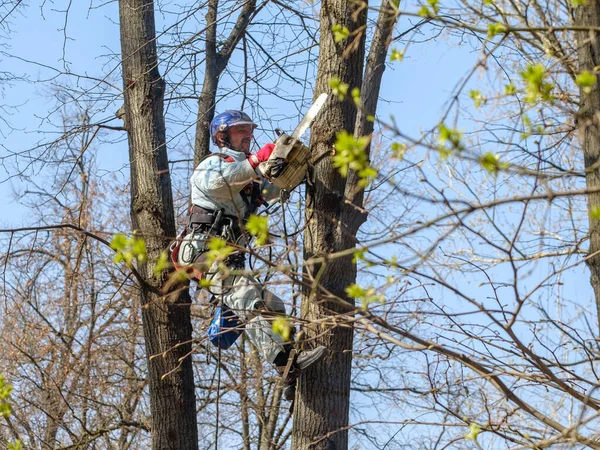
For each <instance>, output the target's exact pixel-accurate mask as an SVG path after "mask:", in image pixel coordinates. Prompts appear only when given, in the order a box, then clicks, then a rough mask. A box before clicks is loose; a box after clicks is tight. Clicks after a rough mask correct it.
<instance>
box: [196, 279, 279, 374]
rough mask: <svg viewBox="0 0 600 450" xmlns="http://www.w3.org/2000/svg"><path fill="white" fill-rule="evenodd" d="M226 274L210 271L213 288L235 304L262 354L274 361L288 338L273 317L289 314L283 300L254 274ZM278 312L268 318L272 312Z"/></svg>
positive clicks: (246, 328) (231, 303) (227, 303)
mask: <svg viewBox="0 0 600 450" xmlns="http://www.w3.org/2000/svg"><path fill="white" fill-rule="evenodd" d="M222 276H223V274H220V273H213V274H210V273H209V274H207V278H208V279H210V280H211V282H212V283H213V285H212V286H211V287H210V291H211V292H212V293H213V295H215V297H217V300H218V301H222V302H223V303H224V304H225V305H227V306H228V307H229V308H231V309H232V310H233V311H234V312H235V313H236V314H237V316H238V317H239V318H240V319H241V320H242V322H244V323H245V330H246V332H247V333H248V336H249V338H250V340H251V342H252V343H253V344H254V345H255V346H256V348H257V349H258V351H259V352H260V355H261V357H262V358H263V359H264V360H266V361H268V362H270V363H272V362H273V361H274V360H275V358H276V357H277V355H278V354H279V353H280V352H281V351H283V350H284V340H283V338H282V337H281V335H279V334H278V333H274V332H273V327H272V325H273V321H272V319H273V317H275V316H276V315H279V314H285V312H286V311H285V305H284V303H283V301H282V300H281V299H280V298H279V297H277V296H276V295H275V294H273V293H272V292H271V291H269V290H267V289H264V288H263V287H262V286H261V285H260V284H259V283H258V281H256V279H254V278H253V277H252V276H250V275H245V274H236V275H229V276H227V277H225V278H221V277H222ZM270 311H271V312H274V313H275V314H274V315H273V317H271V320H267V318H266V317H265V316H267V317H268V315H269V314H268V313H269V312H270Z"/></svg>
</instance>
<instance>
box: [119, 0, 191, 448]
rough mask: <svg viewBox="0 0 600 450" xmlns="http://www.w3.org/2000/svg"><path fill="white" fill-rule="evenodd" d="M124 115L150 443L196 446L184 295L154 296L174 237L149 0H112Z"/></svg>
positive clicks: (186, 298)
mask: <svg viewBox="0 0 600 450" xmlns="http://www.w3.org/2000/svg"><path fill="white" fill-rule="evenodd" d="M119 14H120V21H121V52H122V67H123V85H124V96H125V115H126V119H127V131H128V141H129V158H130V163H131V220H132V224H133V229H134V231H135V232H136V233H137V234H138V235H140V236H142V237H143V238H144V240H145V242H146V247H147V251H148V263H147V264H140V265H139V267H138V270H139V272H140V274H141V275H142V277H143V279H144V280H146V282H147V283H145V284H144V285H143V286H140V295H141V302H142V324H143V329H144V338H145V344H146V355H147V358H148V370H149V385H150V408H151V412H152V447H153V449H155V450H159V449H160V450H163V449H173V450H187V449H189V450H196V449H197V448H198V430H197V425H196V407H195V396H194V379H193V372H192V360H191V357H190V356H189V355H190V353H191V350H192V348H191V339H192V325H191V317H190V299H189V295H188V294H187V292H186V291H185V290H183V291H182V292H181V293H180V294H179V295H178V296H170V297H169V300H168V301H166V300H165V298H166V297H165V296H162V295H160V288H161V286H162V285H163V284H164V282H165V280H166V277H167V275H168V274H167V273H165V272H162V273H160V274H158V275H155V274H154V273H153V270H152V269H153V266H154V262H155V261H156V260H157V259H158V257H159V255H160V254H161V252H162V251H163V250H164V249H165V247H166V245H167V242H168V239H169V238H172V237H173V236H175V218H174V213H173V199H172V192H171V179H170V176H169V170H168V162H167V151H166V146H165V122H164V117H163V102H164V90H165V83H164V80H163V79H162V78H161V76H160V74H159V71H158V62H157V57H156V32H155V25H154V3H153V2H152V1H150V0H120V1H119Z"/></svg>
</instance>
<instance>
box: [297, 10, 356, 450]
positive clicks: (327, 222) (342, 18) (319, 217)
mask: <svg viewBox="0 0 600 450" xmlns="http://www.w3.org/2000/svg"><path fill="white" fill-rule="evenodd" d="M355 8H356V6H355V4H353V3H352V2H348V1H346V0H324V1H323V2H322V3H321V11H320V21H321V22H320V33H321V42H320V44H321V45H320V54H319V67H318V72H317V81H316V90H315V96H316V95H318V94H320V93H321V92H328V91H329V90H330V88H329V80H330V79H331V78H333V77H338V78H339V79H340V80H341V81H342V82H344V83H347V84H348V85H349V86H350V88H349V91H350V90H351V89H352V88H354V87H360V86H361V81H362V70H363V60H364V33H363V34H362V35H360V36H359V37H357V39H358V40H357V41H356V44H357V45H356V48H355V49H354V50H353V51H352V52H349V53H348V54H344V52H345V50H346V48H347V45H348V44H349V43H347V42H340V43H335V41H334V37H333V33H332V31H331V28H332V26H333V25H335V24H339V25H342V26H344V25H345V26H347V27H348V29H349V30H350V31H351V32H352V31H353V30H356V29H358V28H360V27H361V26H364V25H365V23H366V14H365V10H364V9H363V10H362V11H361V12H360V13H358V14H357V15H356V20H354V19H353V17H352V14H353V13H354V12H355ZM355 120H356V108H355V106H354V104H353V103H352V100H351V99H350V100H349V99H346V100H345V101H341V102H340V101H338V100H337V99H331V100H330V101H329V102H328V104H327V106H326V107H325V108H324V110H323V111H322V114H321V115H320V117H319V120H318V121H317V122H315V124H313V127H312V129H311V136H312V137H311V148H312V153H313V155H323V154H326V153H327V152H330V151H331V149H332V145H333V143H334V142H335V135H336V133H337V132H339V131H341V130H347V131H348V132H349V133H353V131H354V124H355ZM313 179H314V184H313V185H312V186H310V185H309V186H308V187H307V200H306V202H307V207H306V208H307V213H306V214H307V223H308V227H307V229H306V232H305V236H304V239H305V244H304V245H305V247H304V259H305V260H309V259H310V258H312V257H315V256H326V255H328V254H330V253H333V252H337V251H340V250H343V249H347V248H351V247H353V246H354V245H355V237H354V234H355V233H353V232H352V230H347V229H346V224H345V223H342V222H341V220H342V219H343V214H344V209H345V207H346V206H345V204H344V192H345V189H346V179H345V178H343V177H342V176H341V175H340V173H339V171H338V170H337V169H335V168H334V167H333V165H332V160H331V158H330V157H329V156H326V157H324V158H321V159H320V160H319V161H317V162H316V163H315V167H314V177H313ZM319 272H321V273H320V279H319V280H320V283H319V284H320V286H322V287H323V288H324V289H327V290H328V291H330V292H331V293H332V294H334V295H336V296H338V297H340V298H342V299H345V300H347V301H348V307H340V306H339V305H337V304H335V303H332V302H328V301H327V300H325V299H324V298H323V297H322V291H319V290H317V291H316V295H314V296H313V297H311V296H310V290H309V289H305V291H304V293H303V294H304V296H303V306H302V315H303V317H304V318H306V319H308V320H309V321H311V320H315V319H317V318H323V316H331V315H334V314H336V313H339V312H343V311H347V310H348V309H352V308H353V301H352V299H349V298H347V295H346V293H345V291H344V290H345V288H346V287H347V286H348V285H350V284H352V283H353V282H354V281H355V279H356V264H355V263H354V262H353V261H352V257H349V258H341V259H335V260H334V261H331V262H329V263H324V264H316V265H312V266H309V265H306V264H305V267H304V277H305V281H306V282H309V281H310V280H311V279H312V278H314V277H315V276H316V275H317V273H319ZM305 332H306V334H307V337H308V338H315V341H314V344H315V345H325V346H326V347H327V348H328V349H329V354H328V356H327V357H326V359H325V360H324V361H323V362H321V363H320V364H318V365H317V367H313V368H311V370H309V371H307V372H306V373H305V374H303V375H302V376H301V377H300V379H299V380H298V381H299V382H298V391H297V395H296V403H295V411H294V426H293V436H292V438H293V444H292V448H294V449H296V450H297V449H308V448H310V449H323V450H324V449H336V450H343V449H345V448H347V447H348V430H347V428H346V427H347V425H348V419H349V409H350V372H351V364H352V339H353V330H352V328H351V327H349V326H340V327H333V328H332V329H331V331H330V332H329V333H327V334H325V335H323V336H320V337H317V335H318V333H320V332H322V329H319V330H316V329H311V328H310V327H307V329H306V330H305Z"/></svg>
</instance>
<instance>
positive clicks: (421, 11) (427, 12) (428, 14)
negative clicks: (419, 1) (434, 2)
mask: <svg viewBox="0 0 600 450" xmlns="http://www.w3.org/2000/svg"><path fill="white" fill-rule="evenodd" d="M417 14H418V15H419V16H421V17H435V14H434V12H433V11H431V10H430V9H429V8H428V7H427V6H425V5H422V6H421V8H420V9H419V10H418V11H417Z"/></svg>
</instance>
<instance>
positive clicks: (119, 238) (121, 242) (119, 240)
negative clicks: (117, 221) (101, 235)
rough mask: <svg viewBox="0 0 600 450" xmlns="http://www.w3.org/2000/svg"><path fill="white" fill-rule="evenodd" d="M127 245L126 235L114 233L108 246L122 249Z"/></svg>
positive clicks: (118, 249)
mask: <svg viewBox="0 0 600 450" xmlns="http://www.w3.org/2000/svg"><path fill="white" fill-rule="evenodd" d="M126 245H127V237H126V236H125V235H124V234H115V235H114V236H113V238H112V240H111V241H110V248H112V249H113V250H117V251H122V250H124V249H125V246H126Z"/></svg>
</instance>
